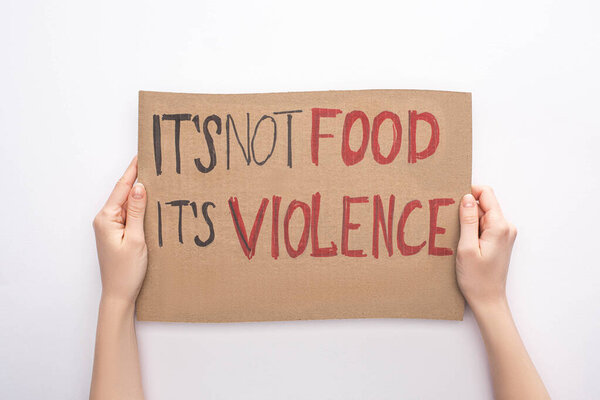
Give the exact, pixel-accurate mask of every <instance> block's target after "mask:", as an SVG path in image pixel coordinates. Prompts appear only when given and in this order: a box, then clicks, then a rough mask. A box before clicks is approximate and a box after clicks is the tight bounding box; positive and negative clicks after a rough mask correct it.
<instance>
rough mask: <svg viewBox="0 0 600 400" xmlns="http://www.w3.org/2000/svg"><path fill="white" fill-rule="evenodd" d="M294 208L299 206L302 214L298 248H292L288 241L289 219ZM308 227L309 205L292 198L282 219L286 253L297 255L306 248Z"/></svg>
mask: <svg viewBox="0 0 600 400" xmlns="http://www.w3.org/2000/svg"><path fill="white" fill-rule="evenodd" d="M296 208H300V209H301V210H302V213H303V214H304V227H303V228H302V236H301V237H300V241H299V242H298V248H296V249H294V248H293V247H292V244H291V243H290V220H291V219H292V215H293V214H294V211H295V210H296ZM309 229H310V207H309V205H308V204H306V203H304V202H302V201H298V200H294V201H292V202H291V203H290V205H289V207H288V209H287V212H286V213H285V219H284V220H283V236H284V239H285V248H286V249H287V252H288V254H289V255H290V257H292V258H296V257H298V256H299V255H300V254H302V253H303V252H304V250H306V246H307V244H308V234H309Z"/></svg>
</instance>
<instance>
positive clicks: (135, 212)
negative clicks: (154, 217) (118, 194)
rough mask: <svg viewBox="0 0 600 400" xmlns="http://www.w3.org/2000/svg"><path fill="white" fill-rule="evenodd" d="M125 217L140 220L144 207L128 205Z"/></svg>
mask: <svg viewBox="0 0 600 400" xmlns="http://www.w3.org/2000/svg"><path fill="white" fill-rule="evenodd" d="M127 216H128V217H133V218H142V217H143V216H144V207H140V206H139V205H135V204H130V205H129V208H128V209H127Z"/></svg>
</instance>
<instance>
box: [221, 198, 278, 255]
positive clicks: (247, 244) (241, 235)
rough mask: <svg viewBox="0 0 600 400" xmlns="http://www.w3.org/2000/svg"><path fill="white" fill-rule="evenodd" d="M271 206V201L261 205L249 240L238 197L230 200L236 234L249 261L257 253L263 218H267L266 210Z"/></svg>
mask: <svg viewBox="0 0 600 400" xmlns="http://www.w3.org/2000/svg"><path fill="white" fill-rule="evenodd" d="M268 204H269V199H262V202H261V203H260V208H259V209H258V213H257V214H256V218H254V225H253V226H252V231H251V232H250V239H248V235H247V234H246V227H245V225H244V220H243V219H242V215H241V213H240V207H239V205H238V199H237V197H230V198H229V211H230V212H231V219H233V225H234V227H235V232H236V233H237V237H238V240H239V241H240V245H241V246H242V250H243V251H244V254H245V255H246V257H248V260H249V259H251V258H252V256H254V252H255V251H256V242H257V241H258V234H259V232H260V227H261V225H262V221H263V217H264V216H265V210H266V208H267V205H268Z"/></svg>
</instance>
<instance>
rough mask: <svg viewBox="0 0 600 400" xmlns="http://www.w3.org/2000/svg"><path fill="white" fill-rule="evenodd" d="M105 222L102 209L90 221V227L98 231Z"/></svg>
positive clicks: (104, 213)
mask: <svg viewBox="0 0 600 400" xmlns="http://www.w3.org/2000/svg"><path fill="white" fill-rule="evenodd" d="M105 221H106V211H105V210H104V209H102V210H100V211H99V212H98V214H96V216H95V217H94V220H93V221H92V226H93V227H94V229H95V230H99V229H101V228H102V226H104V222H105Z"/></svg>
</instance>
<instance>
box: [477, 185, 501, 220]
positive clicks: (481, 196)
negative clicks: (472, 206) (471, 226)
mask: <svg viewBox="0 0 600 400" xmlns="http://www.w3.org/2000/svg"><path fill="white" fill-rule="evenodd" d="M471 191H472V192H473V196H475V198H476V199H477V200H478V201H479V207H481V209H482V210H483V212H485V213H487V212H490V211H493V212H497V213H498V214H502V209H501V208H500V203H498V199H496V195H495V194H494V191H493V190H492V188H491V187H489V186H477V185H473V186H472V189H471Z"/></svg>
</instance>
